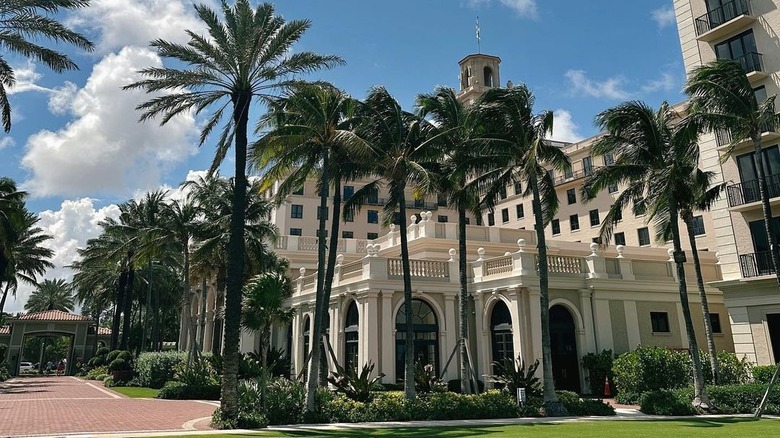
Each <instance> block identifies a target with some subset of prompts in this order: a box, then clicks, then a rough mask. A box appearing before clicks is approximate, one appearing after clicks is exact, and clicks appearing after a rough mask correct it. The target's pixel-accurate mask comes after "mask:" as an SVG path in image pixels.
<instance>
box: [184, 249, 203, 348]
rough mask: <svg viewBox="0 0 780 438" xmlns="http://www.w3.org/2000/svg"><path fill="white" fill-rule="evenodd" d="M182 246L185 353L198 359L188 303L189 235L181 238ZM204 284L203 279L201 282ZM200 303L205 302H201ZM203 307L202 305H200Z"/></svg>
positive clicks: (189, 286)
mask: <svg viewBox="0 0 780 438" xmlns="http://www.w3.org/2000/svg"><path fill="white" fill-rule="evenodd" d="M181 243H182V246H183V248H184V290H182V291H181V299H182V305H183V309H182V315H183V316H184V324H185V325H186V328H185V331H186V332H187V335H185V339H187V340H188V341H189V342H185V343H186V344H187V345H188V346H189V348H188V350H189V351H188V353H187V360H188V361H190V362H191V361H195V362H197V361H198V355H197V351H198V343H197V329H196V328H195V322H194V321H193V320H192V315H191V312H190V309H191V307H192V306H191V304H190V288H191V287H192V286H191V285H190V249H189V244H190V239H189V237H188V238H187V239H183V240H182V242H181ZM203 283H204V284H205V280H204V282H203ZM201 301H202V300H201ZM202 304H205V302H204V303H202ZM201 307H203V306H201Z"/></svg>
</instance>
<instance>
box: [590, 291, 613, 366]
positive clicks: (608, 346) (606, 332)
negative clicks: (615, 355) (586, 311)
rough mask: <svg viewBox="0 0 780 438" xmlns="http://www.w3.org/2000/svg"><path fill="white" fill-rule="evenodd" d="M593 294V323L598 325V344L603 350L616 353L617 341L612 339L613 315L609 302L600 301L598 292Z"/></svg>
mask: <svg viewBox="0 0 780 438" xmlns="http://www.w3.org/2000/svg"><path fill="white" fill-rule="evenodd" d="M592 293H593V321H594V322H595V323H596V339H597V341H596V343H597V344H598V346H599V348H600V349H602V350H612V351H613V352H615V341H614V339H613V337H612V315H611V314H610V311H609V300H606V299H599V297H598V292H597V291H592Z"/></svg>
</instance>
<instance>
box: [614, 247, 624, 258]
mask: <svg viewBox="0 0 780 438" xmlns="http://www.w3.org/2000/svg"><path fill="white" fill-rule="evenodd" d="M625 249H626V247H625V246H623V245H618V246H616V247H615V250H617V253H618V255H617V258H619V259H622V258H624V257H623V251H625Z"/></svg>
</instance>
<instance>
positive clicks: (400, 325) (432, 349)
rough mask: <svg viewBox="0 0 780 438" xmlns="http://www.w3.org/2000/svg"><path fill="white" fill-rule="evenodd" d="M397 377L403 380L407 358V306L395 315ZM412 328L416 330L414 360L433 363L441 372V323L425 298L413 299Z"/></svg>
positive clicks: (423, 363)
mask: <svg viewBox="0 0 780 438" xmlns="http://www.w3.org/2000/svg"><path fill="white" fill-rule="evenodd" d="M395 330H396V332H395V377H396V380H402V379H403V376H404V361H405V358H406V345H405V339H406V306H405V305H402V306H401V308H400V309H398V313H397V314H396V316H395ZM412 330H413V331H414V362H415V363H420V364H422V365H428V364H431V365H433V366H434V368H435V369H436V372H437V373H438V372H439V323H438V321H437V319H436V313H435V312H434V311H433V308H431V306H430V305H429V304H428V303H426V302H425V301H423V300H420V299H416V298H415V299H413V300H412Z"/></svg>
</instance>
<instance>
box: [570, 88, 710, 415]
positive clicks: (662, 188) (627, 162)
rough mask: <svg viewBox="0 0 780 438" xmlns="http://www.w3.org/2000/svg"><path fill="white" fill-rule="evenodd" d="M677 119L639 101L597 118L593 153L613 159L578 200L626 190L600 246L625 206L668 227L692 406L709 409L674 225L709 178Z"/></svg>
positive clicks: (690, 128)
mask: <svg viewBox="0 0 780 438" xmlns="http://www.w3.org/2000/svg"><path fill="white" fill-rule="evenodd" d="M680 119H681V117H680V115H679V114H677V113H676V112H675V111H674V110H672V109H671V108H670V107H669V104H667V103H666V102H664V103H663V104H662V105H661V108H659V109H658V111H654V110H653V109H652V108H650V107H648V106H647V105H646V104H644V103H642V102H636V101H635V102H625V103H623V104H620V105H618V106H616V107H614V108H610V109H608V110H606V111H604V112H602V113H601V114H599V115H598V116H596V124H597V125H598V126H599V127H601V128H602V129H603V131H605V132H606V134H605V135H604V136H603V137H602V138H600V139H599V140H598V141H597V142H596V143H594V145H593V153H595V154H598V155H606V154H612V155H613V156H614V157H615V163H614V164H613V165H611V166H607V167H604V168H601V169H597V170H596V171H595V172H594V173H593V174H592V175H590V176H589V177H588V179H587V180H586V181H585V185H584V187H583V195H584V198H585V199H587V200H590V199H594V198H595V197H596V196H598V193H599V192H600V191H602V190H604V189H605V188H607V187H608V186H609V185H614V184H618V185H622V186H624V187H625V190H623V192H622V193H621V194H620V195H619V196H618V197H617V198H616V199H615V203H614V204H613V205H612V207H611V208H610V211H609V213H607V217H606V218H605V220H604V223H603V225H602V227H601V238H602V241H603V242H607V241H609V239H610V237H611V234H612V228H613V226H614V224H615V223H616V222H617V218H619V215H620V212H621V211H622V210H623V209H624V208H626V207H628V206H632V207H633V211H634V213H635V214H639V213H640V212H646V214H647V217H648V220H653V219H655V220H657V221H658V222H659V223H660V225H659V227H658V228H659V229H660V230H661V231H663V230H664V229H665V228H669V230H670V233H671V237H672V245H673V259H674V263H675V265H676V269H677V284H678V291H679V294H680V305H681V307H682V312H683V319H684V321H685V332H686V334H687V337H688V344H689V350H690V355H691V360H692V362H693V382H694V399H693V404H694V405H695V406H697V407H699V406H700V407H702V408H703V409H709V400H708V398H707V394H706V392H705V389H704V378H703V374H702V368H701V360H700V357H699V347H698V343H697V341H696V334H695V333H694V328H693V319H692V318H691V309H690V305H689V304H688V290H687V286H686V280H685V266H684V263H685V252H684V251H683V250H682V246H681V239H680V230H679V227H678V222H679V218H680V214H681V213H682V212H683V211H684V210H690V209H691V208H692V207H693V205H694V203H693V199H694V196H695V195H692V194H685V193H686V190H691V189H696V190H699V189H700V188H701V187H702V186H704V187H706V185H707V184H708V182H709V180H710V179H711V178H712V175H708V174H704V173H701V172H700V170H699V168H698V162H699V148H698V145H697V143H696V142H697V140H698V129H697V128H696V126H694V124H680ZM693 184H696V185H693ZM699 193H700V191H699ZM662 234H663V233H662Z"/></svg>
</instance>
